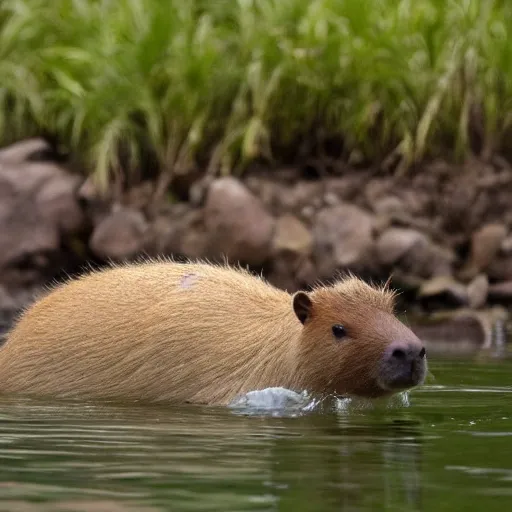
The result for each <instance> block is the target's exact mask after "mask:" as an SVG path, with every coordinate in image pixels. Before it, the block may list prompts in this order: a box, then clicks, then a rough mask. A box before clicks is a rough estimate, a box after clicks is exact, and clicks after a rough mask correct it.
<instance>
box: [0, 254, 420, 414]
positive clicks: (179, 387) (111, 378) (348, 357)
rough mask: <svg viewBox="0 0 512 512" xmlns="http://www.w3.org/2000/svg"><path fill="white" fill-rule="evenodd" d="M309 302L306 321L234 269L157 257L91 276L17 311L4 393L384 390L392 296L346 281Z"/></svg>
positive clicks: (288, 301)
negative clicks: (338, 334) (337, 329)
mask: <svg viewBox="0 0 512 512" xmlns="http://www.w3.org/2000/svg"><path fill="white" fill-rule="evenodd" d="M301 293H304V292H301ZM308 297H310V299H311V301H312V309H311V311H310V315H309V317H308V319H307V321H306V322H305V325H302V323H301V322H300V321H299V320H298V317H297V315H296V313H295V312H294V308H293V306H292V303H293V297H292V296H291V295H290V294H288V293H286V292H285V291H282V290H279V289H277V288H274V287H272V286H270V285H269V284H267V283H266V282H265V281H264V280H263V279H261V278H259V277H256V276H253V275H251V274H249V273H248V272H246V271H244V270H241V269H232V268H228V267H226V266H213V265H210V264H207V263H175V262H172V261H163V260H157V261H148V262H143V263H138V264H134V263H132V264H128V265H122V266H114V267H112V268H109V269H107V270H103V271H99V272H91V273H89V274H88V275H86V276H83V277H81V278H79V279H76V280H70V281H69V282H67V283H66V284H64V285H61V286H57V287H56V288H55V289H54V290H51V291H50V292H49V293H48V294H47V295H46V296H44V297H42V298H41V299H40V300H38V301H37V302H36V303H35V304H33V305H32V306H31V307H30V308H28V309H27V310H26V311H25V312H24V314H23V315H22V316H21V318H20V319H19V321H18V322H17V324H16V325H15V326H14V328H13V330H12V332H10V333H9V334H8V337H7V342H6V344H5V346H4V347H3V348H2V349H0V391H1V392H3V393H21V394H28V395H33V394H35V395H48V396H55V397H59V396H60V397H81V398H96V399H102V398H104V399H127V400H131V399H136V400H141V401H169V402H178V403H179V402H195V403H207V404H226V403H228V402H229V401H230V400H231V399H232V398H234V397H235V396H236V395H238V394H240V393H244V392H247V391H250V390H255V389H262V388H265V387H269V386H283V387H287V388H290V389H295V390H298V391H301V390H303V389H308V390H310V391H313V392H337V393H348V394H351V393H352V394H359V395H364V396H380V395H383V394H386V393H388V391H387V390H385V386H384V387H382V386H380V385H379V370H378V368H379V361H380V360H381V358H382V354H383V351H384V350H385V348H386V347H387V346H388V344H389V343H390V342H391V341H393V340H395V339H397V337H398V338H400V337H403V336H406V337H407V336H410V331H409V330H408V329H407V328H406V327H405V326H404V325H403V324H402V323H401V322H399V321H398V320H397V319H396V318H395V317H394V316H393V306H394V296H393V293H392V292H390V291H388V290H387V289H385V288H381V289H379V288H374V287H371V286H370V285H368V284H366V283H364V282H362V281H361V280H359V279H357V278H355V277H352V276H349V277H346V278H344V279H342V280H341V281H339V282H337V283H335V284H333V285H332V286H326V287H321V286H319V287H317V288H316V289H315V290H313V291H312V292H310V293H309V294H308ZM306 300H307V298H306ZM337 323H342V324H343V325H344V326H345V327H346V328H347V331H348V333H349V336H348V337H347V339H346V340H342V341H338V340H335V339H334V337H333V334H332V330H331V329H332V325H333V324H337Z"/></svg>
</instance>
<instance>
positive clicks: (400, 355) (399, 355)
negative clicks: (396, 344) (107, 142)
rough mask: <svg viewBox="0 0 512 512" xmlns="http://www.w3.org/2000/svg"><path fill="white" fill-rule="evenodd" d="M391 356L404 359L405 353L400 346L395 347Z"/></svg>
mask: <svg viewBox="0 0 512 512" xmlns="http://www.w3.org/2000/svg"><path fill="white" fill-rule="evenodd" d="M391 357H394V358H395V359H405V358H406V355H405V352H404V351H403V350H402V349H401V348H395V350H393V353H392V354H391Z"/></svg>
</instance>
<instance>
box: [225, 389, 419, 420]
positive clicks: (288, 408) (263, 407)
mask: <svg viewBox="0 0 512 512" xmlns="http://www.w3.org/2000/svg"><path fill="white" fill-rule="evenodd" d="M381 404H385V407H386V408H400V407H409V405H410V402H409V393H408V392H407V391H405V392H403V393H398V394H396V395H394V396H392V397H391V398H388V399H386V400H385V401H382V400H379V401H374V400H366V399H362V398H352V397H350V398H346V397H337V396H334V395H325V396H319V397H316V396H315V397H314V396H312V395H311V394H310V393H308V391H307V390H304V391H302V392H301V393H296V392H295V391H292V390H290V389H286V388H283V387H271V388H265V389H262V390H255V391H249V392H248V393H246V394H245V395H241V396H239V397H237V398H235V399H234V400H233V401H232V402H231V403H230V404H229V407H230V409H231V410H232V411H233V412H234V413H235V414H242V415H270V416H278V417H297V416H301V415H304V414H308V413H313V412H317V413H318V412H320V413H333V412H334V413H340V412H343V413H346V412H350V411H354V410H359V411H360V410H368V409H374V408H375V407H376V406H378V405H381Z"/></svg>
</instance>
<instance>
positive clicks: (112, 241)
mask: <svg viewBox="0 0 512 512" xmlns="http://www.w3.org/2000/svg"><path fill="white" fill-rule="evenodd" d="M148 228H149V226H148V223H147V222H146V220H145V218H144V216H143V215H142V213H140V212H139V211H137V210H133V209H130V208H119V209H117V210H116V211H113V212H112V213H111V214H110V215H108V216H107V217H105V219H103V220H102V221H101V222H100V223H99V224H98V226H96V228H95V229H94V232H93V234H92V236H91V240H90V242H89V245H90V248H91V250H92V251H93V252H94V253H95V254H96V255H97V256H99V257H101V258H104V259H111V260H124V259H129V258H132V257H134V256H136V255H137V254H138V253H140V252H141V251H142V250H143V248H144V246H145V244H146V243H147V239H146V235H147V233H148Z"/></svg>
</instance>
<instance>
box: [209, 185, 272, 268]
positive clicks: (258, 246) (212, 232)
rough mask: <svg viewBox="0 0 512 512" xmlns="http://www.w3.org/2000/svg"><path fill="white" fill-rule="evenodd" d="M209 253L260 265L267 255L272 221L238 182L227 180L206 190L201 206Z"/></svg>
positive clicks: (213, 255)
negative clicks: (204, 201) (205, 196)
mask: <svg viewBox="0 0 512 512" xmlns="http://www.w3.org/2000/svg"><path fill="white" fill-rule="evenodd" d="M204 222H205V228H206V232H207V236H208V244H207V245H208V252H209V254H211V255H212V257H218V256H220V255H221V254H222V255H224V256H226V257H227V259H228V261H229V262H230V263H236V262H243V263H246V264H249V265H260V264H262V263H263V262H264V261H265V260H266V259H267V258H268V256H269V253H270V246H271V240H272V235H273V231H274V224H275V221H274V218H273V217H272V216H271V215H270V214H269V213H268V212H267V211H266V210H265V208H264V207H263V204H262V202H261V201H260V200H259V199H258V198H257V197H255V196H254V195H253V194H252V193H251V192H250V191H249V190H248V189H247V188H246V187H245V186H244V185H243V184H242V183H241V182H240V181H239V180H237V179H235V178H232V177H226V178H220V179H218V180H215V181H214V182H213V183H212V184H211V185H210V187H209V190H208V195H207V198H206V204H205V207H204Z"/></svg>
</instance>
